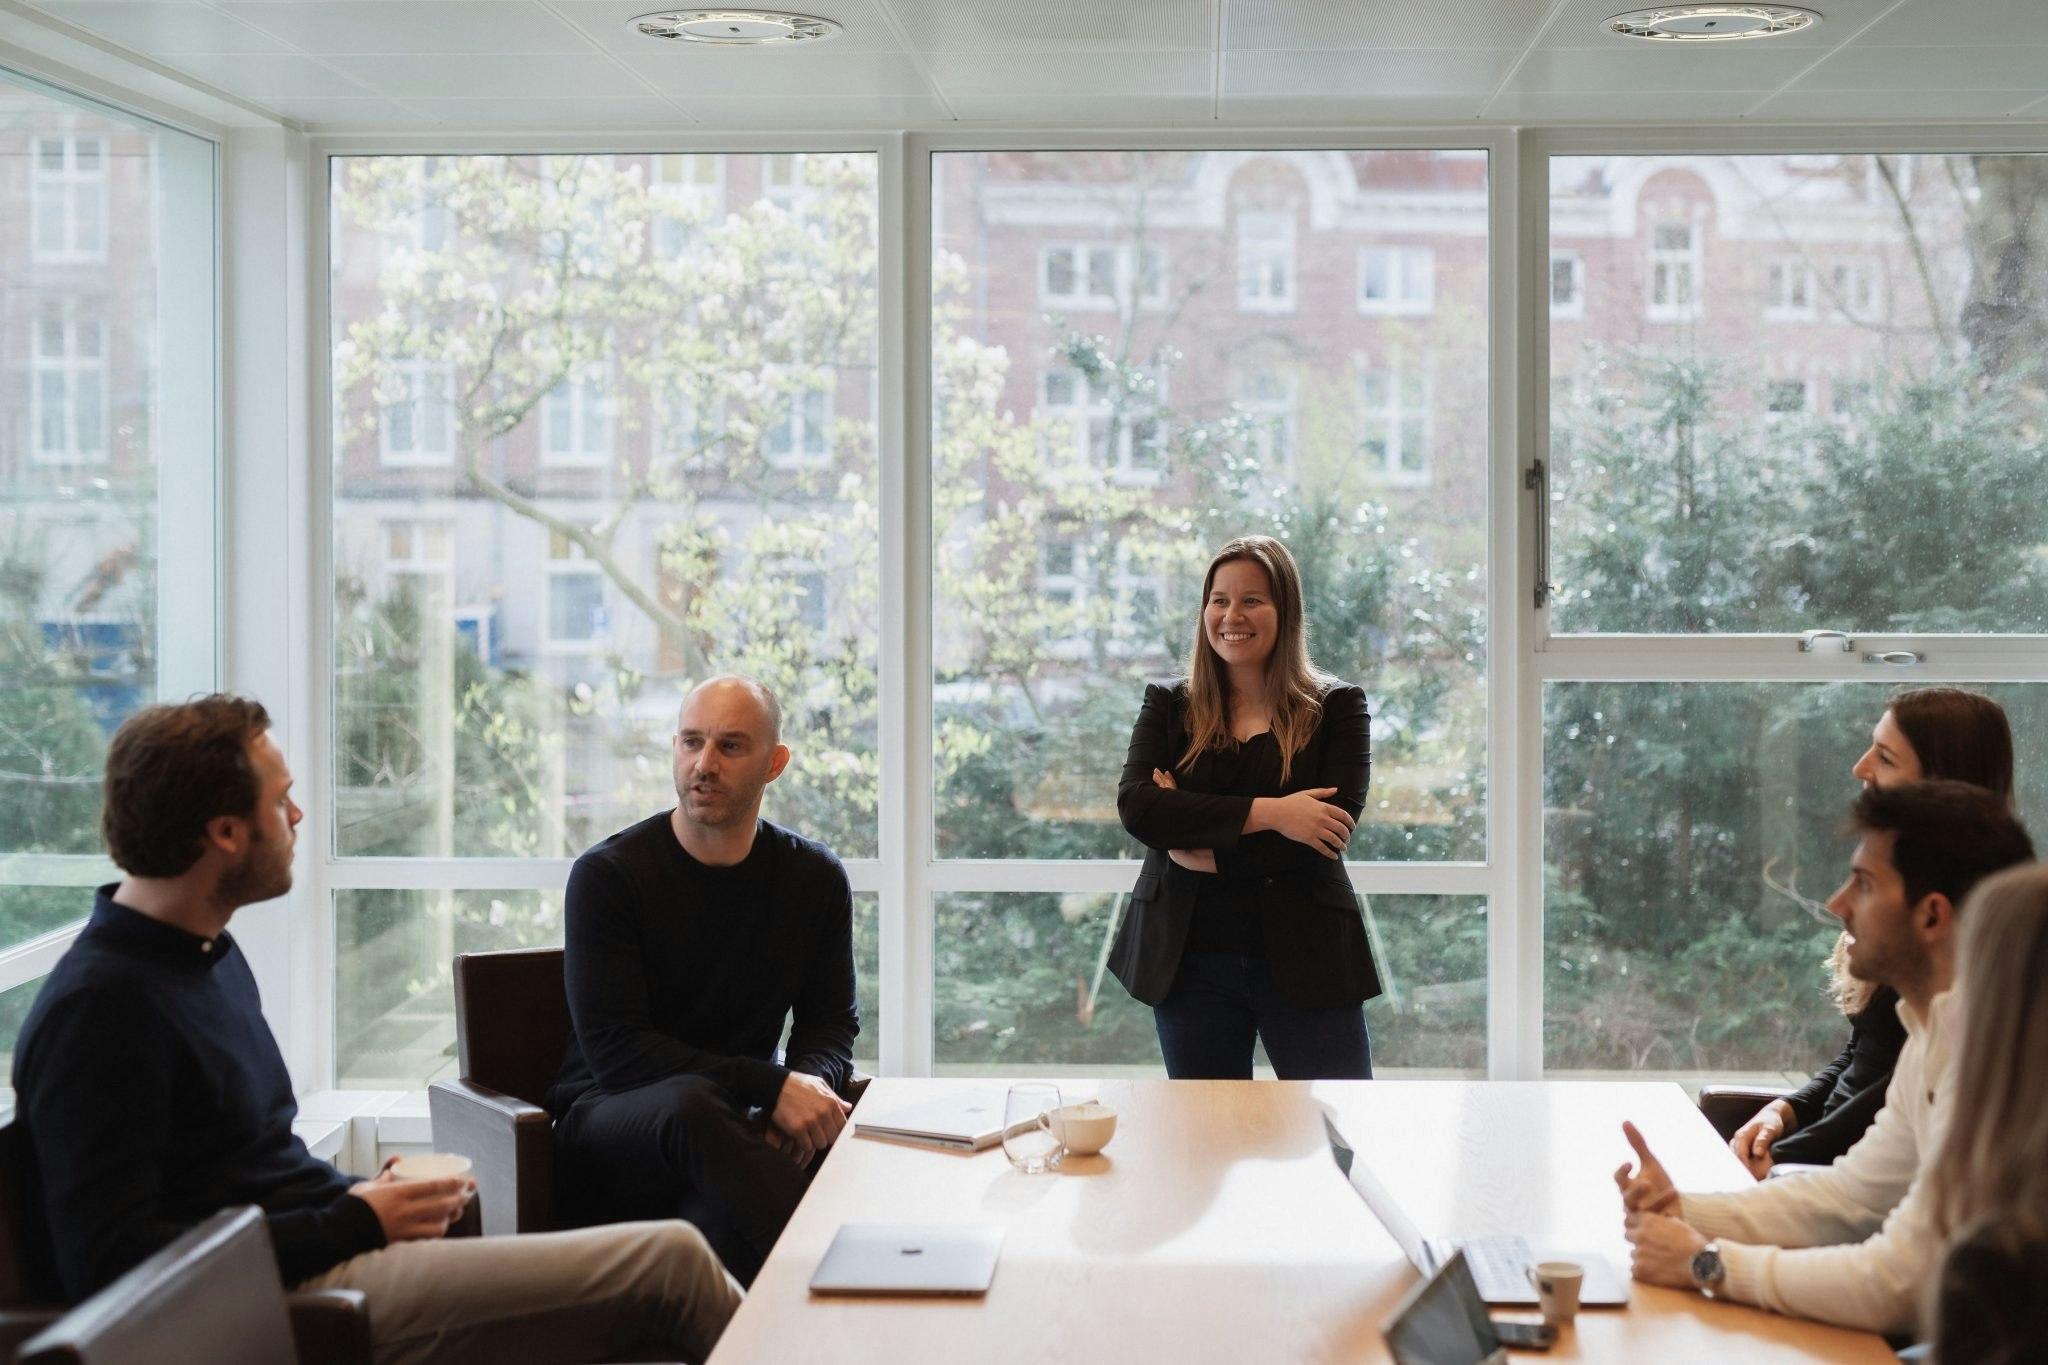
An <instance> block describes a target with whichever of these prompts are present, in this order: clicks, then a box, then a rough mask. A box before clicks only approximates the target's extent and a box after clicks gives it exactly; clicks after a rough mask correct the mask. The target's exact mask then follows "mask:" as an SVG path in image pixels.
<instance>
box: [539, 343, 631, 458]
mask: <svg viewBox="0 0 2048 1365" xmlns="http://www.w3.org/2000/svg"><path fill="white" fill-rule="evenodd" d="M611 381H612V369H611V366H610V365H608V364H605V363H603V362H593V363H591V364H588V365H581V366H578V367H576V369H575V370H574V371H573V372H572V373H571V374H570V375H569V377H568V378H567V379H564V380H563V381H562V382H561V383H560V384H557V385H556V386H555V387H554V388H552V389H549V390H548V391H547V392H546V393H544V394H542V395H541V400H540V462H541V464H542V465H544V466H546V467H549V468H553V469H601V468H603V467H605V466H606V465H609V464H610V463H611V462H612V457H613V456H614V455H615V454H616V453H617V451H618V444H619V413H618V407H619V405H618V399H617V398H616V396H615V395H614V394H613V393H612V391H611ZM565 389H566V390H567V392H566V394H564V393H563V390H565ZM564 407H566V408H567V409H568V411H567V413H566V414H564V413H563V412H562V409H563V408H564ZM563 415H566V417H567V418H568V422H569V444H568V445H567V446H560V447H558V446H557V445H556V444H555V420H556V418H557V417H558V416H563ZM597 423H602V424H603V430H604V441H603V443H602V444H601V445H600V444H598V443H595V442H593V441H592V440H591V428H592V426H593V425H595V424H597Z"/></svg>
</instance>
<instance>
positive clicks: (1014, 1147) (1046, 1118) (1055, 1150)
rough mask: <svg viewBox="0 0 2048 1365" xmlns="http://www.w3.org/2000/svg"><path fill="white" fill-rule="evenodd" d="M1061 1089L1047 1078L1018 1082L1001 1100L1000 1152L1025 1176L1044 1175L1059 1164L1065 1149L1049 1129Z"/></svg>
mask: <svg viewBox="0 0 2048 1365" xmlns="http://www.w3.org/2000/svg"><path fill="white" fill-rule="evenodd" d="M1059 1107H1060V1088H1059V1087H1058V1086H1056V1085H1053V1084H1051V1083H1049V1082H1046V1081H1020V1082H1018V1083H1017V1084H1016V1085H1013V1086H1011V1087H1010V1094H1009V1098H1008V1099H1006V1100H1005V1101H1004V1102H1003V1155H1004V1156H1006V1157H1008V1158H1010V1164H1011V1165H1012V1166H1014V1167H1016V1168H1017V1169H1018V1170H1019V1171H1022V1172H1023V1173H1024V1174H1025V1175H1043V1174H1045V1173H1046V1172H1047V1171H1050V1170H1052V1169H1054V1168H1055V1167H1057V1166H1058V1165H1059V1164H1060V1158H1061V1157H1062V1156H1065V1155H1066V1148H1065V1147H1063V1146H1061V1145H1060V1140H1059V1138H1058V1137H1057V1136H1056V1135H1055V1134H1054V1133H1053V1131H1052V1111H1053V1110H1055V1109H1057V1108H1059Z"/></svg>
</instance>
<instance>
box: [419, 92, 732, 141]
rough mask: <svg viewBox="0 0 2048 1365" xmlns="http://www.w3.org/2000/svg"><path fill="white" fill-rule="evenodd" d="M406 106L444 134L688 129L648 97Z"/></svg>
mask: <svg viewBox="0 0 2048 1365" xmlns="http://www.w3.org/2000/svg"><path fill="white" fill-rule="evenodd" d="M406 103H407V104H409V105H411V106H412V107H413V108H415V109H418V110H420V111H421V112H423V113H424V114H425V115H426V116H427V117H428V118H429V119H431V120H432V121H433V122H432V125H431V126H432V127H434V128H437V129H447V130H448V131H450V132H488V131H491V130H493V129H507V130H511V131H515V132H533V133H545V132H555V131H561V132H593V131H596V132H602V131H605V130H607V129H620V130H642V129H650V130H651V129H662V128H688V127H691V126H693V125H692V124H691V122H690V119H689V118H688V116H686V115H684V114H683V113H681V112H680V111H678V110H677V109H676V108H675V107H674V106H673V105H671V104H669V103H668V102H667V101H666V100H660V99H656V98H654V97H653V96H651V95H649V96H624V97H612V98H608V99H539V98H531V97H521V98H511V97H505V96H500V97H498V98H494V99H424V100H422V99H415V100H407V101H406Z"/></svg>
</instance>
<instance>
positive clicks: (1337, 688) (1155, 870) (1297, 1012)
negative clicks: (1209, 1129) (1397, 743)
mask: <svg viewBox="0 0 2048 1365" xmlns="http://www.w3.org/2000/svg"><path fill="white" fill-rule="evenodd" d="M1369 720H1370V718H1369V717H1368V716H1367V714H1366V706H1365V693H1364V692H1363V691H1362V690H1360V689H1359V688H1357V687H1355V686H1353V685H1351V684H1349V683H1345V682H1340V681H1339V680H1337V679H1336V678H1333V677H1331V676H1329V675H1328V674H1326V673H1323V672H1321V671H1320V670H1319V669H1317V668H1316V667H1315V665H1314V664H1313V663H1311V662H1310V661H1309V652H1308V632H1307V625H1306V622H1305V620H1304V618H1303V611H1302V596H1301V574H1300V571H1299V570H1298V569H1296V567H1295V563H1294V557H1293V556H1292V555H1290V554H1289V553H1288V552H1287V547H1286V546H1285V545H1282V544H1281V543H1280V542H1279V541H1277V540H1274V539H1272V538H1271V537H1270V536H1246V537H1243V538H1240V539H1238V540H1233V541H1231V542H1230V543H1229V544H1227V545H1225V546H1224V547H1223V548H1222V550H1220V551H1219V552H1218V553H1217V555H1216V558H1215V559H1214V560H1212V561H1211V562H1210V564H1209V571H1208V573H1207V574H1206V575H1205V576H1204V578H1203V580H1202V608H1201V615H1200V617H1199V619H1198V620H1197V622H1196V626H1195V639H1194V644H1193V646H1192V647H1191V648H1190V650H1189V653H1188V673H1187V677H1186V678H1184V679H1182V680H1180V681H1178V682H1173V683H1154V684H1151V685H1150V686H1148V687H1147V688H1146V689H1145V702H1144V706H1143V707H1142V708H1141V709H1140V711H1139V713H1138V723H1137V726H1136V727H1135V728H1134V729H1133V730H1132V732H1131V746H1130V750H1129V752H1128V754H1127V755H1126V756H1125V759H1124V771H1123V778H1122V781H1121V783H1120V785H1119V787H1118V791H1117V810H1118V813H1119V814H1120V815H1121V816H1122V817H1123V823H1124V828H1125V829H1127V830H1129V831H1130V833H1131V834H1132V836H1133V837H1135V838H1136V839H1137V840H1138V841H1139V842H1140V843H1143V844H1144V845H1145V846H1146V848H1147V852H1146V855H1145V867H1144V870H1143V872H1141V873H1140V874H1139V877H1138V882H1137V885H1136V886H1135V887H1134V888H1133V889H1132V891H1131V904H1130V910H1129V912H1128V913H1127V914H1126V915H1125V917H1124V922H1123V925H1122V926H1121V928H1120V929H1119V931H1118V933H1117V938H1116V944H1115V946H1114V948H1113V949H1112V952H1111V957H1110V969H1111V970H1112V971H1114V972H1115V973H1116V978H1117V980H1119V981H1121V982H1122V983H1123V984H1124V987H1125V988H1126V989H1127V990H1129V991H1130V993H1131V994H1132V995H1134V996H1136V997H1137V998H1138V999H1139V1000H1142V1001H1144V1002H1145V1003H1146V1004H1148V1005H1151V1006H1152V1007H1153V1016H1154V1021H1155V1023H1156V1025H1157V1027H1158V1029H1159V1046H1160V1050H1161V1051H1162V1052H1163V1053H1164V1054H1165V1057H1166V1074H1167V1075H1169V1076H1172V1077H1176V1078H1181V1077H1188V1078H1206V1079H1224V1080H1228V1079H1248V1078H1249V1077H1250V1076H1251V1074H1252V1047H1253V1043H1254V1041H1263V1042H1264V1043H1265V1046H1266V1056H1267V1058H1268V1059H1269V1060H1271V1062H1272V1063H1273V1069H1274V1071H1275V1072H1277V1073H1278V1074H1279V1075H1280V1076H1281V1077H1282V1078H1283V1079H1289V1080H1293V1079H1340V1078H1351V1079H1364V1078H1367V1077H1370V1076H1371V1075H1372V1048H1371V1043H1370V1041H1369V1040H1368V1038H1367V1036H1366V1030H1365V1011H1364V1009H1363V1004H1364V1002H1365V1001H1367V1000H1369V999H1371V998H1372V997H1373V996H1376V995H1378V994H1379V993H1380V983H1379V974H1378V972H1377V970H1376V969H1375V967H1374V965H1373V959H1372V949H1371V947H1370V945H1369V944H1368V942H1367V939H1366V933H1365V924H1364V921H1363V919H1362V918H1361V917H1360V915H1359V910H1358V898H1357V896H1356V895H1355V894H1354V893H1353V891H1352V889H1351V882H1350V879H1349V878H1348V877H1347V876H1346V875H1345V872H1344V862H1343V855H1344V845H1345V843H1346V841H1347V840H1348V839H1349V838H1350V836H1351V831H1352V828H1353V826H1354V825H1355V824H1356V823H1357V820H1358V815H1359V812H1360V811H1362V810H1363V809H1364V808H1365V792H1366V785H1367V782H1368V780H1369V778H1370V775H1371V750H1370V741H1369V737H1368V725H1369Z"/></svg>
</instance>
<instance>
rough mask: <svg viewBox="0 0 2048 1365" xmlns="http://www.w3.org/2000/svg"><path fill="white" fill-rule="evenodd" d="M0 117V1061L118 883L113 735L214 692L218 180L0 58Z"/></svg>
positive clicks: (140, 128)
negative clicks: (110, 886) (106, 774)
mask: <svg viewBox="0 0 2048 1365" xmlns="http://www.w3.org/2000/svg"><path fill="white" fill-rule="evenodd" d="M0 129H4V131H0V315H4V317H5V323H4V325H0V1052H5V1051H7V1050H10V1049H11V1048H12V1046H13V1040H14V1036H15V1033H16V1031H17V1030H18V1029H19V1028H20V1026H21V1022H22V1019H23V1017H24V1016H25V1015H26V1013H27V1010H28V1006H29V1004H30V1003H31V1002H32V1001H33V1000H34V998H35V992H36V984H37V979H38V978H39V977H40V976H41V975H42V973H44V972H46V971H48V970H49V967H50V965H51V964H52V963H53V962H54V961H55V959H56V956H57V954H58V952H60V951H61V950H62V947H63V945H64V943H65V942H67V941H68V936H69V934H70V933H71V932H75V927H76V924H77V922H78V921H80V920H82V919H83V918H84V916H85V915H86V913H87V912H88V911H89V910H90V909H91V907H92V891H91V888H92V887H93V886H94V885H95V884H97V883H100V882H104V881H108V880H111V879H112V878H113V877H114V876H116V875H117V874H116V872H115V869H114V868H113V866H112V864H111V863H109V862H108V861H107V859H106V858H105V856H104V855H103V853H102V846H101V843H100V832H99V814H100V772H101V765H102V762H103V759H104V755H105V752H106V746H107V740H108V738H109V736H110V735H111V734H112V733H113V730H114V728H115V727H116V726H117V725H119V724H120V723H121V721H122V720H123V719H125V718H126V717H127V716H128V715H129V714H130V713H132V712H133V711H135V710H136V709H137V708H138V707H141V706H144V705H147V704H148V703H150V702H153V701H155V700H157V698H158V697H159V696H166V695H170V696H182V695H185V694H187V693H190V692H195V691H205V690H209V689H210V688H211V687H212V686H213V684H214V662H213V661H214V642H215V628H214V616H215V594H214V591H213V587H214V573H213V567H212V566H213V553H214V550H213V545H214V515H213V473H214V448H215V441H214V389H215V382H214V365H213V355H214V351H215V335H214V333H215V329H214V315H213V271H214V267H213V262H214V249H215V244H214V237H213V216H214V200H215V193H214V172H213V146H212V144H211V143H208V142H205V141H203V140H202V139H199V138H196V137H192V136H191V135H189V134H186V133H180V132H175V131H173V130H171V129H168V128H163V127H159V126H157V125H155V124H153V123H148V122H145V121H142V120H140V119H137V118H134V117H132V116H129V115H126V114H122V113H119V112H116V111H115V110H112V109H109V108H105V107H101V106H98V105H93V104H89V103H86V102H84V101H81V100H79V99H76V98H74V97H72V96H69V95H65V94H62V93H60V92H58V91H55V90H52V89H48V88H45V87H42V86H40V85H38V84H36V83H35V82H33V81H29V80H25V79H22V78H18V77H15V76H13V75H11V74H9V73H7V72H4V71H0ZM171 584H175V585H176V586H175V589H174V590H169V591H166V590H165V588H166V587H167V586H168V585H171ZM0 1060H4V1058H0Z"/></svg>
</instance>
